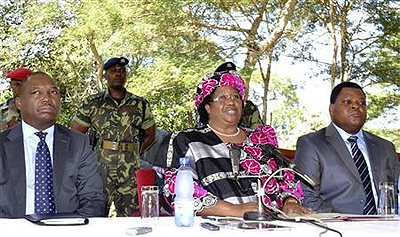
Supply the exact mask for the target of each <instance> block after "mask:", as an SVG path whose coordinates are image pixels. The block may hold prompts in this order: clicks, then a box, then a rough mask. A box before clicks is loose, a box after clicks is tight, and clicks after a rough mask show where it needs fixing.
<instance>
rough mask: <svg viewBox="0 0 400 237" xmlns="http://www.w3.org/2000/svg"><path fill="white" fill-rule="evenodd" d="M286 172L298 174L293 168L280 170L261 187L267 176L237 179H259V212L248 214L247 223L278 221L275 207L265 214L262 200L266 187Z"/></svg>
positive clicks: (245, 217)
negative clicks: (262, 180)
mask: <svg viewBox="0 0 400 237" xmlns="http://www.w3.org/2000/svg"><path fill="white" fill-rule="evenodd" d="M284 170H289V171H292V172H294V173H297V171H296V170H293V169H291V168H280V169H278V170H276V171H275V172H274V173H272V174H271V175H270V176H269V177H268V178H267V180H266V181H265V183H264V185H261V179H262V178H263V177H265V176H266V175H261V176H260V175H258V176H250V175H238V176H237V177H236V178H257V193H256V195H257V199H258V203H257V204H258V211H257V212H246V213H244V215H243V219H244V220H246V221H271V220H276V219H277V218H276V217H274V215H276V213H275V212H276V211H274V208H273V207H268V206H267V208H269V209H271V210H273V211H272V212H271V213H268V212H264V208H263V202H262V199H263V197H264V194H265V192H264V190H265V186H266V185H267V184H268V183H269V181H270V180H271V179H272V178H273V177H275V176H276V174H277V173H279V172H281V171H284Z"/></svg>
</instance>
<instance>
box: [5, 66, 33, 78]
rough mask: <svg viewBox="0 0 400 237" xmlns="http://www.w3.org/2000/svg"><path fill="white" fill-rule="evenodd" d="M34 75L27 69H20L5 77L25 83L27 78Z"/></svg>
mask: <svg viewBox="0 0 400 237" xmlns="http://www.w3.org/2000/svg"><path fill="white" fill-rule="evenodd" d="M32 73H33V72H32V71H31V70H28V69H26V68H18V69H15V70H14V71H12V72H9V73H8V74H7V75H6V76H5V77H6V78H10V79H12V80H17V81H23V80H24V79H25V78H27V77H28V76H29V75H31V74H32Z"/></svg>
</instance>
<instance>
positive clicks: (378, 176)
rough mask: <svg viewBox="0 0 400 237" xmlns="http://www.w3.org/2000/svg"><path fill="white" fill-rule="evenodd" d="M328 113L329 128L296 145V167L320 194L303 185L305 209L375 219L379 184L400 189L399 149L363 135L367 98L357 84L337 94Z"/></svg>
mask: <svg viewBox="0 0 400 237" xmlns="http://www.w3.org/2000/svg"><path fill="white" fill-rule="evenodd" d="M329 113H330V116H331V120H332V122H331V124H330V125H329V126H328V127H326V128H323V129H321V130H319V131H317V132H313V133H310V134H307V135H305V136H302V137H300V138H299V139H298V141H297V149H296V156H295V163H296V165H297V167H298V168H299V169H300V170H302V171H303V172H304V173H306V174H307V175H309V176H310V177H311V179H313V180H314V181H315V183H316V187H315V190H311V189H310V188H308V187H307V186H304V185H303V190H304V195H305V199H304V204H305V205H306V206H308V207H311V208H312V209H313V210H314V211H317V212H338V213H351V214H366V215H372V214H376V207H377V203H378V197H379V190H378V185H379V183H380V182H388V181H389V182H393V183H394V184H397V180H398V174H399V171H398V160H397V154H396V151H395V148H394V145H393V144H392V143H391V142H389V141H387V140H384V139H382V138H380V137H378V136H375V135H373V134H371V133H369V132H366V131H363V130H362V127H363V125H364V123H365V119H366V114H367V109H366V96H365V93H364V91H363V90H362V88H361V87H360V86H359V85H357V84H356V83H352V82H343V83H340V84H339V85H337V86H336V87H335V88H334V89H333V90H332V93H331V98H330V106H329ZM354 136H357V138H355V139H353V138H354ZM350 137H351V138H350ZM348 139H349V140H348ZM358 151H361V153H360V152H358ZM359 158H364V159H359ZM355 161H358V162H355ZM364 161H365V162H364ZM362 163H364V164H365V165H364V166H363V167H362V165H360V164H362ZM359 167H360V168H359ZM359 170H360V171H359ZM361 170H362V171H361ZM362 180H363V182H362Z"/></svg>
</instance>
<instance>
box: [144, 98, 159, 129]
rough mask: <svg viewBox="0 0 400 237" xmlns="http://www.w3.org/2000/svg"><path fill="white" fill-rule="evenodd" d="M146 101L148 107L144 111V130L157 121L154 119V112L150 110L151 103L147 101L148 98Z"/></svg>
mask: <svg viewBox="0 0 400 237" xmlns="http://www.w3.org/2000/svg"><path fill="white" fill-rule="evenodd" d="M145 103H146V109H145V111H144V120H143V123H142V128H143V129H144V130H146V129H148V128H150V127H151V126H153V125H154V124H156V122H155V121H154V117H153V114H152V113H151V110H150V104H149V102H147V100H145Z"/></svg>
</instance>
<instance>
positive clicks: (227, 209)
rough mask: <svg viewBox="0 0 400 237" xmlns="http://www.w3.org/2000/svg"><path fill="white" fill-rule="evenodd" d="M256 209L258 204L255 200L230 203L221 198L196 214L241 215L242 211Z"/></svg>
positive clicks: (254, 210) (255, 210) (253, 210)
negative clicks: (213, 204)
mask: <svg viewBox="0 0 400 237" xmlns="http://www.w3.org/2000/svg"><path fill="white" fill-rule="evenodd" d="M257 210H258V205H257V203H256V202H249V203H244V204H232V203H229V202H226V201H223V200H218V202H217V205H215V206H213V207H209V208H204V209H203V211H201V212H200V213H198V215H201V216H232V217H243V215H244V213H246V212H257Z"/></svg>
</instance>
